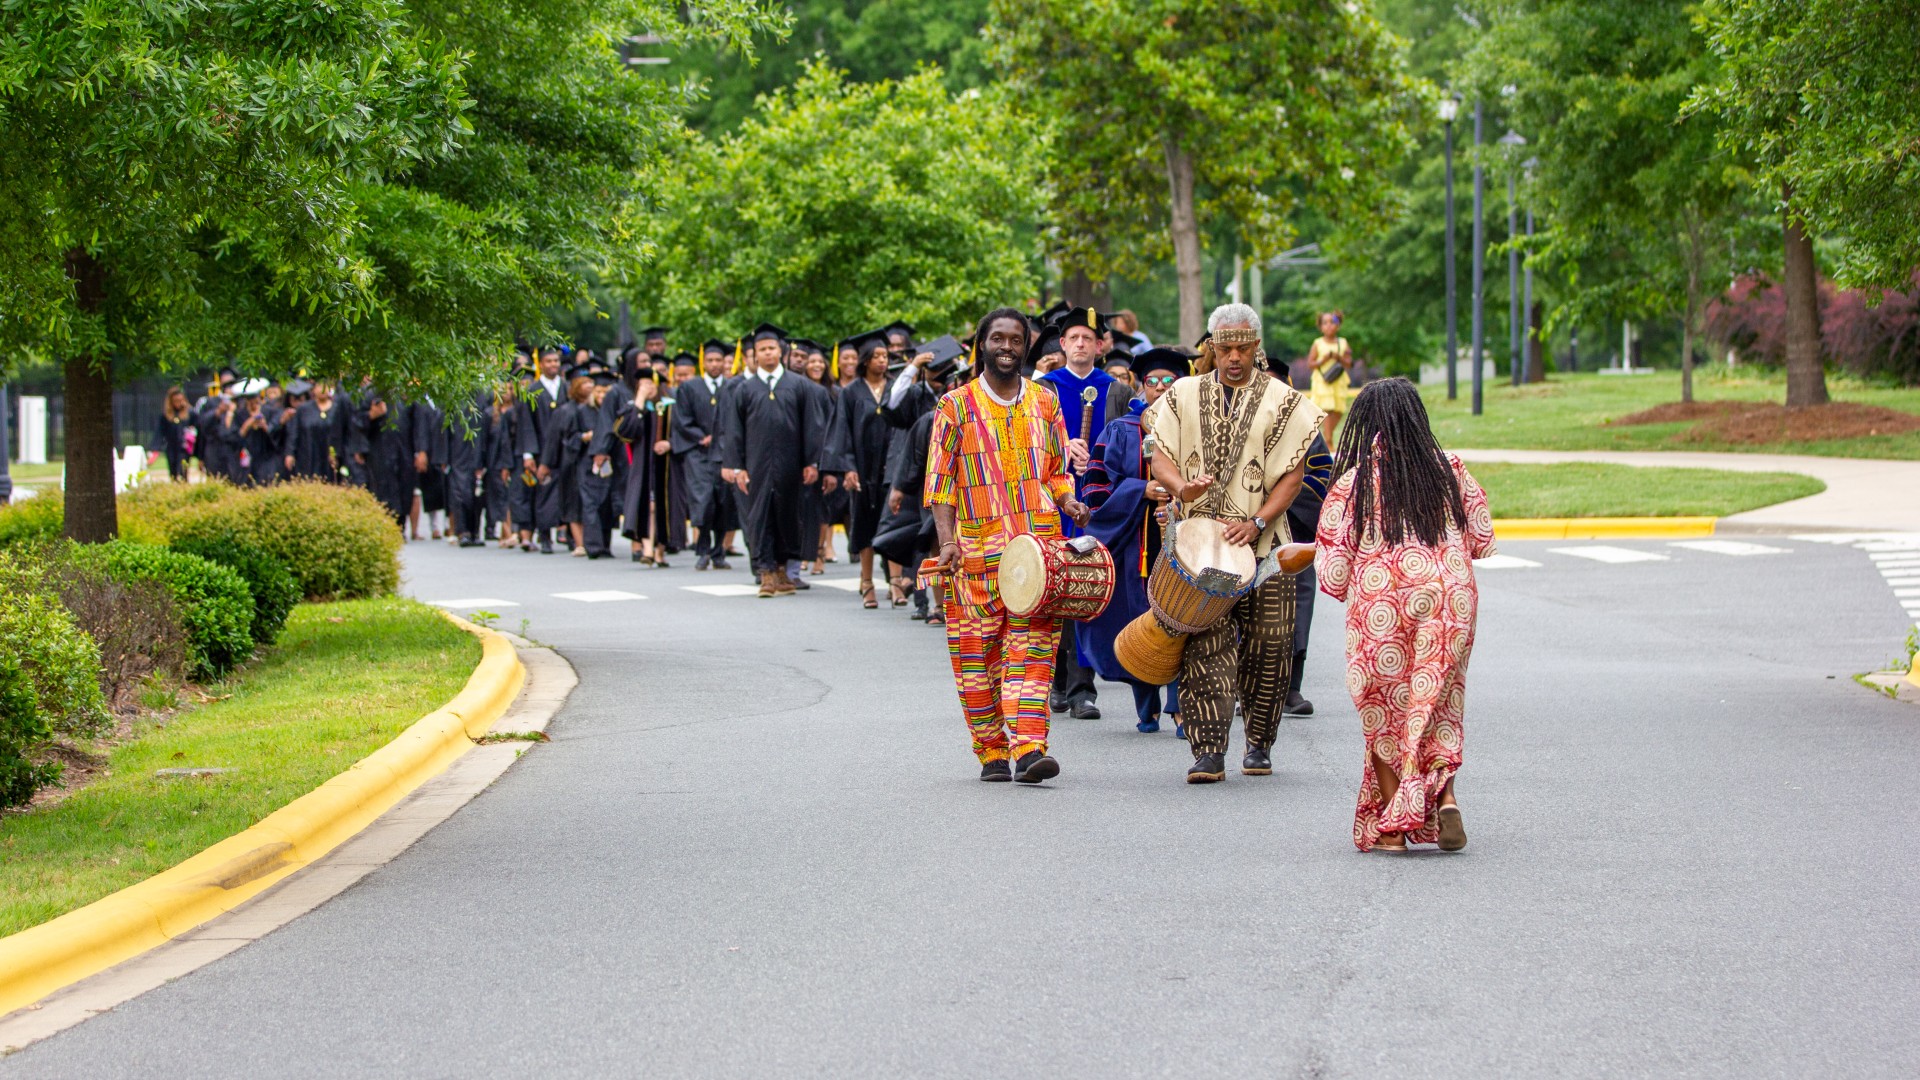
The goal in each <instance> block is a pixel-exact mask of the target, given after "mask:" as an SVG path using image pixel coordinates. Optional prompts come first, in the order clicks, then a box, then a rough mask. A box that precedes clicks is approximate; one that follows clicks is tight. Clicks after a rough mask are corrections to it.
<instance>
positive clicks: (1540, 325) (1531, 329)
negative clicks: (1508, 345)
mask: <svg viewBox="0 0 1920 1080" xmlns="http://www.w3.org/2000/svg"><path fill="white" fill-rule="evenodd" d="M1546 322H1547V305H1546V303H1545V301H1541V300H1535V301H1534V302H1533V307H1532V308H1531V309H1529V310H1528V312H1527V347H1526V352H1525V356H1526V358H1527V363H1526V381H1527V382H1529V383H1537V382H1546V381H1547V357H1546V352H1547V336H1546V334H1545V333H1544V330H1545V329H1546Z"/></svg>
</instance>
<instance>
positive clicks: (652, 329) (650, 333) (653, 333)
mask: <svg viewBox="0 0 1920 1080" xmlns="http://www.w3.org/2000/svg"><path fill="white" fill-rule="evenodd" d="M655 338H659V339H660V340H661V341H665V340H667V328H666V327H664V326H645V327H641V329H640V340H641V341H652V340H653V339H655Z"/></svg>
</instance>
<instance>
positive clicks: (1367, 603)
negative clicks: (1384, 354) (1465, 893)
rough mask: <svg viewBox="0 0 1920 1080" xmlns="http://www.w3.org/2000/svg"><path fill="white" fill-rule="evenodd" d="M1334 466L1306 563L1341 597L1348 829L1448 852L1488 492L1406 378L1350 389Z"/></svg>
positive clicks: (1375, 846) (1455, 820) (1390, 846)
mask: <svg viewBox="0 0 1920 1080" xmlns="http://www.w3.org/2000/svg"><path fill="white" fill-rule="evenodd" d="M1334 475H1335V476H1336V477H1338V479H1337V480H1335V481H1334V484H1333V488H1332V490H1331V491H1329V492H1328V493H1327V499H1326V504H1325V506H1324V508H1323V509H1322V510H1321V513H1320V531H1319V536H1318V540H1319V551H1318V554H1317V555H1316V564H1315V568H1316V569H1317V570H1318V571H1319V574H1320V588H1321V590H1322V591H1323V592H1325V593H1326V594H1327V595H1328V596H1331V597H1333V598H1334V599H1335V600H1339V601H1341V602H1343V603H1345V604H1346V605H1347V689H1348V691H1349V692H1351V693H1352V694H1353V704H1354V707H1355V708H1357V709H1358V710H1359V712H1360V728H1361V731H1362V732H1363V734H1364V736H1365V738H1366V745H1367V756H1366V766H1365V767H1364V769H1363V770H1362V772H1361V776H1360V805H1359V806H1358V808H1357V809H1356V810H1355V812H1354V818H1353V842H1354V845H1355V846H1356V847H1358V848H1359V849H1360V850H1361V851H1405V850H1406V849H1407V844H1408V843H1409V842H1411V843H1416V844H1431V843H1438V844H1439V845H1440V848H1441V850H1443V851H1458V850H1460V849H1461V848H1463V847H1465V846H1466V844H1467V832H1466V826H1465V825H1464V824H1463V823H1462V821H1461V817H1460V806H1459V804H1458V803H1457V802H1455V801H1454V797H1453V774H1454V773H1455V772H1457V771H1458V770H1459V768H1460V745H1461V722H1462V718H1463V714H1464V705H1465V700H1466V699H1465V694H1466V677H1467V657H1468V655H1469V654H1470V653H1471V652H1472V651H1473V630H1474V620H1475V614H1476V611H1477V609H1478V606H1479V590H1478V589H1477V588H1476V587H1475V585H1474V582H1473V560H1474V559H1481V558H1485V557H1486V556H1488V555H1491V554H1493V518H1492V515H1491V514H1490V513H1489V512H1488V510H1487V496H1486V493H1485V492H1483V491H1481V490H1480V485H1479V484H1478V483H1475V482H1474V479H1473V476H1472V475H1471V474H1469V473H1468V472H1467V468H1466V466H1465V465H1462V464H1461V463H1460V459H1459V458H1457V457H1454V456H1453V455H1452V454H1449V453H1447V452H1445V451H1443V450H1441V449H1440V444H1439V443H1438V442H1436V441H1435V440H1434V437H1433V431H1432V429H1431V428H1430V427H1429V426H1428V424H1427V410H1426V406H1424V405H1422V404H1421V402H1420V392H1419V391H1418V390H1416V389H1415V388H1414V385H1413V384H1412V383H1410V382H1408V381H1407V380H1405V379H1384V380H1379V381H1376V382H1372V383H1369V384H1368V385H1367V386H1366V387H1365V388H1364V389H1363V390H1361V391H1360V394H1359V396H1358V397H1356V398H1355V399H1354V402H1353V411H1352V412H1351V413H1350V414H1348V416H1347V424H1346V427H1345V428H1343V429H1342V430H1341V433H1340V451H1339V455H1338V457H1337V459H1336V461H1335V464H1334Z"/></svg>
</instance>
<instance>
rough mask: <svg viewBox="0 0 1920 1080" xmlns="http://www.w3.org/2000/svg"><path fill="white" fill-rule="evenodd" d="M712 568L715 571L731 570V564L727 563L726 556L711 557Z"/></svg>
mask: <svg viewBox="0 0 1920 1080" xmlns="http://www.w3.org/2000/svg"><path fill="white" fill-rule="evenodd" d="M713 568H714V569H715V570H731V569H733V564H732V563H730V562H728V561H727V557H726V556H724V555H715V556H714V557H713Z"/></svg>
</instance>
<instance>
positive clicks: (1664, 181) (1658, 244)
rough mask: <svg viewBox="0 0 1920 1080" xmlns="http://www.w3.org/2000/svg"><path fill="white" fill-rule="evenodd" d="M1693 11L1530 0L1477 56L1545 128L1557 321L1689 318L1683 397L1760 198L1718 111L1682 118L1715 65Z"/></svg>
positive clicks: (1543, 244) (1538, 243)
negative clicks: (1721, 142)
mask: <svg viewBox="0 0 1920 1080" xmlns="http://www.w3.org/2000/svg"><path fill="white" fill-rule="evenodd" d="M1693 7H1694V4H1693V3H1692V0H1579V2H1575V0H1528V2H1524V3H1520V4H1514V5H1508V6H1507V7H1505V8H1504V9H1503V10H1502V11H1501V13H1500V17H1499V18H1498V19H1497V20H1492V21H1490V23H1489V26H1488V28H1487V31H1486V33H1484V34H1483V35H1481V36H1480V37H1479V38H1478V40H1477V41H1476V42H1475V43H1474V47H1473V50H1472V52H1471V53H1470V55H1469V56H1468V58H1467V63H1466V67H1467V70H1468V71H1469V73H1470V75H1471V79H1472V82H1473V83H1475V84H1476V85H1477V86H1478V87H1479V90H1480V93H1481V94H1482V95H1483V96H1486V97H1491V96H1493V95H1494V94H1496V93H1498V88H1499V87H1500V86H1502V85H1503V84H1505V85H1508V86H1511V87H1513V88H1514V92H1513V94H1512V97H1511V99H1510V100H1509V101H1508V102H1507V103H1506V107H1507V111H1508V113H1509V114H1510V116H1511V117H1512V122H1513V123H1514V124H1515V126H1516V127H1517V128H1518V129H1519V130H1521V131H1522V132H1526V133H1529V134H1531V135H1532V136H1533V141H1532V143H1531V145H1529V146H1528V147H1527V148H1526V152H1527V153H1529V154H1531V155H1534V157H1535V159H1536V160H1537V162H1538V167H1537V171H1536V172H1535V173H1534V175H1533V176H1532V177H1531V179H1530V180H1529V181H1528V182H1527V195H1528V198H1529V201H1530V202H1531V204H1532V205H1533V206H1535V207H1536V208H1537V209H1538V211H1539V212H1540V218H1541V221H1542V228H1541V230H1540V232H1539V233H1538V235H1537V236H1536V239H1535V241H1534V243H1533V253H1532V258H1533V260H1534V262H1535V264H1536V265H1537V266H1541V267H1543V268H1544V269H1546V270H1547V271H1549V272H1550V273H1557V274H1558V275H1559V277H1560V282H1559V285H1560V290H1559V303H1558V304H1557V310H1556V313H1555V318H1556V319H1557V320H1574V319H1579V318H1581V317H1587V318H1594V317H1598V318H1603V319H1604V318H1607V317H1609V316H1611V317H1614V318H1620V317H1625V318H1634V319H1658V318H1668V317H1673V316H1676V315H1677V316H1678V317H1679V319H1680V323H1681V346H1680V371H1681V399H1682V400H1684V401H1691V400H1693V352H1694V349H1693V345H1694V342H1695V341H1696V340H1697V339H1698V337H1699V336H1700V334H1701V332H1702V330H1703V328H1704V315H1705V310H1706V305H1707V302H1708V301H1709V300H1710V299H1711V298H1712V297H1713V295H1715V294H1716V293H1717V292H1718V291H1719V290H1718V288H1717V286H1718V285H1719V284H1720V283H1723V282H1724V281H1726V280H1727V278H1728V276H1729V270H1730V268H1729V266H1728V259H1729V258H1730V257H1731V256H1730V252H1732V251H1735V250H1737V247H1736V245H1735V244H1734V243H1733V241H1734V239H1735V237H1736V235H1737V234H1740V233H1742V232H1745V233H1747V234H1748V236H1749V237H1751V233H1752V232H1753V228H1754V224H1755V218H1756V211H1758V210H1760V209H1761V208H1760V207H1758V206H1756V205H1755V203H1754V201H1753V199H1752V198H1751V193H1752V192H1753V190H1754V181H1753V177H1752V175H1751V174H1750V173H1749V172H1748V171H1747V170H1746V169H1745V168H1743V167H1742V166H1741V163H1740V162H1739V161H1738V160H1736V159H1734V158H1732V157H1731V156H1729V155H1728V154H1727V153H1725V152H1724V151H1721V150H1720V149H1719V148H1718V146H1717V140H1718V137H1719V131H1718V125H1717V124H1716V123H1715V122H1714V118H1712V117H1710V116H1706V115H1702V114H1697V113H1696V114H1690V115H1683V114H1682V111H1681V108H1682V106H1683V105H1684V104H1685V102H1686V101H1687V99H1688V97H1689V95H1690V94H1691V93H1692V92H1693V89H1694V87H1695V86H1698V85H1700V84H1701V83H1704V82H1708V81H1711V80H1712V79H1714V78H1715V77H1716V73H1717V71H1716V69H1717V68H1718V60H1717V59H1716V58H1715V57H1714V56H1713V54H1712V53H1710V52H1708V51H1707V50H1705V49H1704V48H1703V47H1702V46H1703V44H1704V43H1703V42H1702V41H1701V39H1700V37H1699V35H1698V34H1697V33H1696V32H1695V30H1694V28H1693V25H1692V18H1691V13H1692V10H1693Z"/></svg>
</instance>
